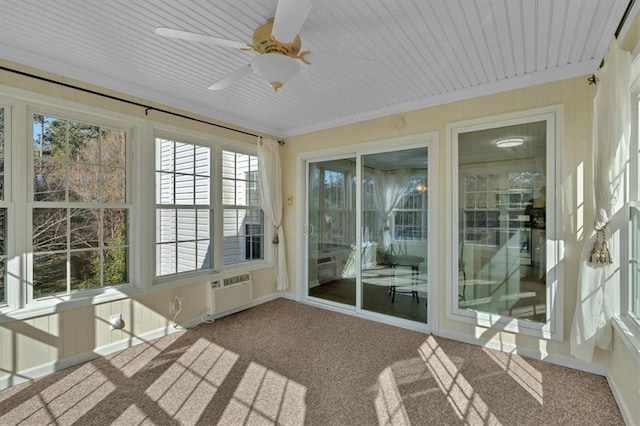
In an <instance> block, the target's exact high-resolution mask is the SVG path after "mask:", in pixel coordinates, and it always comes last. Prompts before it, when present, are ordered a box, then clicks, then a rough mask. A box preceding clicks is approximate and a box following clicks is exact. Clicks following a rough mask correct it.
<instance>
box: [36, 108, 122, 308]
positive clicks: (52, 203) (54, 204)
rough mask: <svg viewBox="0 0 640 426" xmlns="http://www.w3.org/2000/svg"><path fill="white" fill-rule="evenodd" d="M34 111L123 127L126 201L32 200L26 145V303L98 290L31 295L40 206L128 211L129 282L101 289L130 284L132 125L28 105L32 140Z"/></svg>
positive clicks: (118, 127) (40, 113) (75, 120)
mask: <svg viewBox="0 0 640 426" xmlns="http://www.w3.org/2000/svg"><path fill="white" fill-rule="evenodd" d="M35 114H39V115H44V116H47V117H55V118H56V119H61V120H67V121H70V122H71V121H74V122H81V123H83V124H89V125H92V126H98V127H100V128H103V127H104V128H112V129H118V130H122V131H124V132H125V133H126V139H125V140H126V145H125V149H126V153H125V155H126V156H125V202H124V203H123V204H112V203H103V202H102V201H100V202H89V203H87V202H78V203H76V202H72V201H35V200H34V188H33V184H32V183H33V176H34V170H33V166H34V161H33V158H34V157H33V144H29V146H28V148H27V151H26V152H27V158H28V164H29V165H28V167H27V169H28V176H29V177H30V179H29V181H28V182H29V184H28V191H27V193H28V198H27V204H26V213H27V215H26V219H27V233H28V234H29V237H27V239H28V243H27V256H26V258H27V264H28V265H29V267H28V268H27V274H26V276H27V283H28V284H27V294H26V296H27V297H26V300H27V304H29V303H33V302H37V301H41V300H46V299H50V298H54V299H55V298H60V297H63V296H71V295H74V296H76V295H77V294H78V293H82V294H84V293H90V292H93V291H98V287H96V288H92V289H87V290H79V291H70V292H69V293H61V294H51V295H47V296H43V297H40V298H38V299H35V298H34V294H33V284H32V283H33V259H34V252H33V240H32V238H31V237H30V236H31V235H32V231H33V220H32V219H33V211H34V209H43V208H45V209H46V208H64V209H69V208H73V207H74V206H77V207H78V208H86V209H124V210H127V212H128V214H127V239H128V241H129V244H128V245H127V250H128V253H127V279H128V282H126V283H123V284H117V285H114V286H104V287H100V289H104V288H107V287H111V288H119V287H129V286H131V282H132V277H131V263H132V255H131V253H132V252H133V250H134V248H133V247H132V246H131V242H132V239H131V237H130V235H131V230H132V227H131V223H132V221H133V220H132V217H133V212H132V210H133V203H132V201H131V200H132V194H131V189H132V182H131V181H132V179H131V173H132V167H131V147H130V144H131V141H132V140H133V131H132V126H131V125H130V124H128V123H121V122H114V121H112V120H109V119H104V118H102V117H95V116H90V115H85V114H82V113H78V112H71V111H64V110H57V109H53V108H48V107H41V106H37V107H33V106H30V107H28V108H27V122H28V125H29V128H28V131H27V135H28V140H29V141H32V140H33V136H34V135H33V116H34V115H35ZM65 167H66V168H67V170H68V165H65ZM67 179H69V177H67ZM69 235H70V230H69V229H68V230H67V236H68V237H69ZM66 251H67V253H68V252H69V251H68V249H67V250H66ZM67 279H69V277H67Z"/></svg>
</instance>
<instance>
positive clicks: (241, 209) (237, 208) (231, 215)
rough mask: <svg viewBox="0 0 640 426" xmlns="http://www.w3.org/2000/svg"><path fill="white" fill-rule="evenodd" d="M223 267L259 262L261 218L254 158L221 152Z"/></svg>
mask: <svg viewBox="0 0 640 426" xmlns="http://www.w3.org/2000/svg"><path fill="white" fill-rule="evenodd" d="M222 204H223V227H224V233H223V234H224V243H223V246H224V247H223V253H224V264H225V265H233V264H238V263H242V262H247V261H251V260H257V259H263V258H264V255H263V251H264V250H263V246H264V217H263V213H262V209H261V208H260V194H259V192H258V157H256V156H255V155H249V154H243V153H239V152H232V151H222Z"/></svg>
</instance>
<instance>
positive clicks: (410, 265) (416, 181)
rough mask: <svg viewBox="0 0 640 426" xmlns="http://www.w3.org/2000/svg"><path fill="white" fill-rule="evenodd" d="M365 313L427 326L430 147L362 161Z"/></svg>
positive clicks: (369, 157)
mask: <svg viewBox="0 0 640 426" xmlns="http://www.w3.org/2000/svg"><path fill="white" fill-rule="evenodd" d="M361 175H362V196H361V199H362V212H361V215H362V216H361V218H362V222H361V223H362V247H361V253H360V259H361V261H360V262H361V277H362V279H361V282H362V309H365V310H368V311H373V312H377V313H381V314H385V315H391V316H394V317H399V318H404V319H409V320H413V321H419V322H422V323H425V322H426V321H427V261H426V260H427V223H428V215H427V213H428V209H427V207H428V204H429V203H428V199H429V191H428V182H427V148H426V147H423V148H413V149H407V150H399V151H392V152H384V153H379V154H367V155H363V156H362V174H361Z"/></svg>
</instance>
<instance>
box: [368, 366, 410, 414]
mask: <svg viewBox="0 0 640 426" xmlns="http://www.w3.org/2000/svg"><path fill="white" fill-rule="evenodd" d="M374 405H375V407H376V414H377V415H378V424H381V425H398V426H400V425H410V424H411V422H410V421H409V414H408V413H407V410H406V408H405V406H404V403H403V402H402V395H401V394H400V390H399V389H398V384H397V383H396V380H395V377H394V375H393V370H391V367H387V368H385V369H384V370H383V371H382V373H380V375H379V376H378V395H377V396H376V399H375V404H374Z"/></svg>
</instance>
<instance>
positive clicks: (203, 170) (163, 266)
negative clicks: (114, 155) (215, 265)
mask: <svg viewBox="0 0 640 426" xmlns="http://www.w3.org/2000/svg"><path fill="white" fill-rule="evenodd" d="M210 164H211V149H210V148H208V147H204V146H199V145H194V144H190V143H184V142H176V141H172V140H167V139H160V138H158V139H156V205H157V206H156V274H157V275H158V276H162V275H171V274H177V273H181V272H189V271H196V270H199V269H209V268H211V267H212V265H211V241H212V238H211V232H212V229H211V218H212V211H213V209H212V206H211V173H210Z"/></svg>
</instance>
